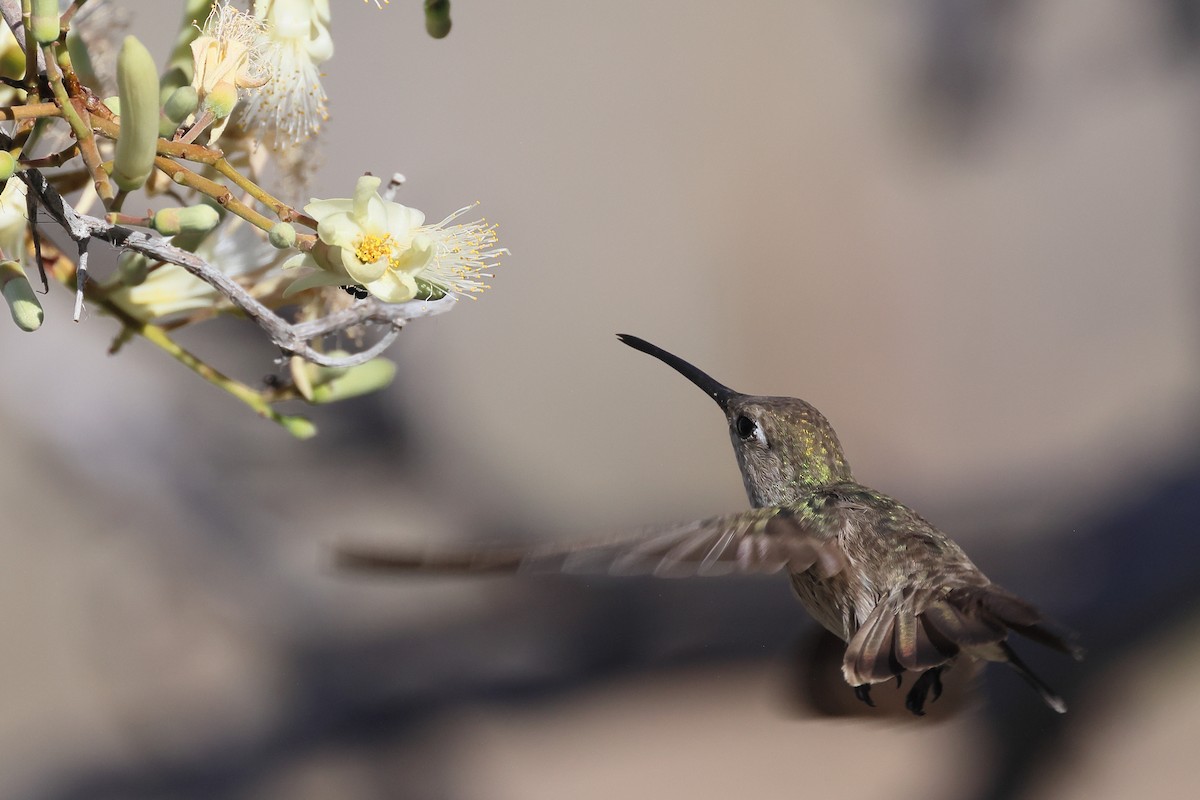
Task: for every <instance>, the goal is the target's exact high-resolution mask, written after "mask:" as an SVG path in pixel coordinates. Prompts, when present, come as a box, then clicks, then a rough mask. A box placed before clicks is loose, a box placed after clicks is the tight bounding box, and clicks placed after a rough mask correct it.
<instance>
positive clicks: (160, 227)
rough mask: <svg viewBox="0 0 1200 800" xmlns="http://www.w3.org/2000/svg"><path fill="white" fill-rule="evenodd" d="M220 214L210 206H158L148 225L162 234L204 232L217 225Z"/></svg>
mask: <svg viewBox="0 0 1200 800" xmlns="http://www.w3.org/2000/svg"><path fill="white" fill-rule="evenodd" d="M220 221H221V215H220V214H218V213H217V210H216V209H215V208H213V207H212V206H207V205H203V204H201V205H196V206H189V207H187V208H160V209H159V210H158V211H156V212H154V216H153V217H151V218H150V227H151V228H153V229H154V230H156V231H158V232H159V233H161V234H162V235H163V236H174V235H175V234H177V233H206V232H208V231H211V230H212V229H213V228H215V227H217V224H218V223H219V222H220Z"/></svg>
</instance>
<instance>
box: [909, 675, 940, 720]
mask: <svg viewBox="0 0 1200 800" xmlns="http://www.w3.org/2000/svg"><path fill="white" fill-rule="evenodd" d="M943 669H945V667H934V668H933V669H927V670H925V671H924V672H922V673H921V677H919V678H917V682H916V683H914V684H913V687H912V688H911V689H909V690H908V696H907V697H905V698H904V707H905V708H907V709H908V710H909V711H911V712H912V713H914V714H916V715H917V716H918V717H923V716H925V699H926V698H927V697H929V695H930V693H932V694H933V698H932V699H930V701H929V702H931V703H932V702H934V701H935V700H937V699H938V698H939V697H941V696H942V670H943Z"/></svg>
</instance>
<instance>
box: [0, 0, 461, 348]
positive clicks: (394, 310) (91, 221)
mask: <svg viewBox="0 0 1200 800" xmlns="http://www.w3.org/2000/svg"><path fill="white" fill-rule="evenodd" d="M0 2H3V0H0ZM17 174H18V175H19V176H20V177H21V178H22V179H23V180H24V181H25V183H26V185H28V186H29V190H30V192H32V194H33V195H34V196H35V197H36V198H37V200H38V202H39V203H40V204H41V205H42V207H43V208H45V209H46V211H47V212H48V213H49V214H50V216H51V217H53V218H54V220H55V221H56V222H57V223H58V224H59V225H61V226H62V228H63V230H65V231H66V233H67V235H68V236H70V237H71V239H72V240H73V241H74V242H75V243H76V244H77V245H78V246H79V248H80V253H84V252H85V251H86V250H85V248H86V247H87V243H88V241H89V240H90V239H93V238H94V239H103V240H104V241H106V242H108V243H109V244H111V245H112V246H113V247H116V248H118V249H125V250H133V251H136V252H138V253H142V254H143V255H146V256H148V257H150V258H153V259H156V260H159V261H164V262H167V263H169V264H177V265H179V266H181V267H183V268H184V269H185V270H187V271H188V272H190V273H191V274H193V275H195V276H196V277H197V278H199V279H200V280H202V281H204V282H205V283H207V284H209V285H210V286H212V287H213V288H214V289H216V290H217V291H218V292H220V293H221V295H223V296H224V297H226V298H227V299H228V300H229V302H231V303H232V304H233V305H235V306H236V307H237V308H239V309H241V310H242V312H244V313H245V314H246V316H247V317H249V318H250V319H252V320H254V322H255V323H256V324H257V325H258V326H259V327H260V328H262V329H263V330H264V331H266V333H267V335H268V336H269V337H270V338H271V341H272V342H274V343H275V344H276V345H277V346H278V347H279V348H280V349H281V350H283V351H284V353H286V354H294V355H298V356H300V357H301V358H304V359H305V360H307V361H311V362H313V363H314V364H319V365H321V366H324V367H352V366H355V365H357V364H363V363H366V362H367V361H370V360H371V359H372V358H374V357H375V356H377V355H379V354H380V353H382V352H383V351H384V350H385V349H387V347H388V346H389V345H390V344H391V343H392V342H393V341H395V339H396V336H397V335H398V334H399V332H400V329H401V328H403V327H404V325H405V324H406V323H407V322H408V321H409V320H411V319H417V318H419V317H428V316H433V315H434V314H442V313H445V312H447V311H449V310H450V309H451V308H453V307H454V306H455V303H456V301H455V298H454V297H453V296H447V297H445V298H443V299H441V300H437V301H434V302H427V301H420V300H416V301H410V302H408V303H396V304H389V303H381V302H380V301H378V300H376V299H375V298H373V297H370V298H367V299H365V300H360V301H358V302H357V303H355V304H354V305H353V306H352V307H350V308H348V309H345V310H342V311H338V312H335V313H333V314H330V315H328V316H326V317H322V318H321V319H316V320H311V321H308V322H303V323H298V324H295V325H293V324H291V323H289V322H288V321H287V320H285V319H284V318H283V317H281V316H279V315H278V314H276V313H275V312H274V311H272V310H271V309H269V308H267V307H266V306H265V305H263V304H262V303H261V302H259V301H258V300H257V299H256V298H255V297H253V296H252V295H251V294H250V293H249V292H248V291H246V289H245V288H243V287H242V286H241V284H239V283H238V282H237V281H235V280H233V279H232V278H230V277H229V276H228V275H226V274H225V273H224V272H222V271H221V270H219V269H217V268H216V267H214V266H212V265H211V264H209V263H208V262H207V261H205V260H204V259H202V258H200V257H199V256H197V255H196V254H195V253H190V252H188V251H187V250H181V249H179V248H178V247H174V246H173V245H171V244H170V243H169V242H168V241H167V240H166V239H163V238H162V237H160V236H151V235H150V234H147V233H144V232H142V231H136V230H132V229H130V228H125V227H122V226H120V225H114V224H112V223H110V222H106V221H105V220H102V219H98V218H96V217H90V216H87V215H84V214H79V213H78V212H76V211H75V209H74V208H72V207H71V206H70V204H68V203H67V202H66V201H65V200H64V199H63V197H62V195H60V194H59V193H58V192H57V191H56V190H55V189H54V188H53V187H52V186H50V184H49V182H48V181H47V180H46V178H45V176H44V175H42V173H41V172H40V171H39V170H36V169H29V170H26V171H24V172H20V173H17ZM84 279H85V278H84V275H83V273H82V272H81V273H80V286H81V287H82V286H83V280H84ZM364 323H376V324H379V325H385V326H387V328H388V331H387V333H385V334H384V335H383V337H382V338H381V339H380V340H379V341H378V342H376V343H375V344H374V345H372V346H371V347H369V348H367V349H366V350H362V351H360V352H358V353H352V354H351V355H348V356H340V357H337V356H330V355H327V354H325V353H322V352H320V351H318V350H315V349H314V348H313V347H312V346H311V345H310V342H312V341H313V340H314V339H317V338H320V337H322V336H328V335H330V334H333V333H337V332H339V331H344V330H346V329H347V328H351V327H354V326H356V325H362V324H364Z"/></svg>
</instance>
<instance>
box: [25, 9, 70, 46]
mask: <svg viewBox="0 0 1200 800" xmlns="http://www.w3.org/2000/svg"><path fill="white" fill-rule="evenodd" d="M29 11H30V13H29V32H30V33H32V34H33V38H34V39H36V40H37V42H38V44H53V43H54V42H57V41H58V35H59V33H61V32H62V28H61V26H60V25H59V21H58V0H32V2H30V4H29Z"/></svg>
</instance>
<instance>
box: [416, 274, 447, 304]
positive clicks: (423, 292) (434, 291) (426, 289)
mask: <svg viewBox="0 0 1200 800" xmlns="http://www.w3.org/2000/svg"><path fill="white" fill-rule="evenodd" d="M416 284H417V293H416V294H415V295H413V299H414V300H441V299H442V298H443V297H445V296H446V290H445V289H443V288H442V287H440V286H434V285H433V284H432V283H430V282H429V281H427V280H425V279H423V278H417V279H416Z"/></svg>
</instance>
